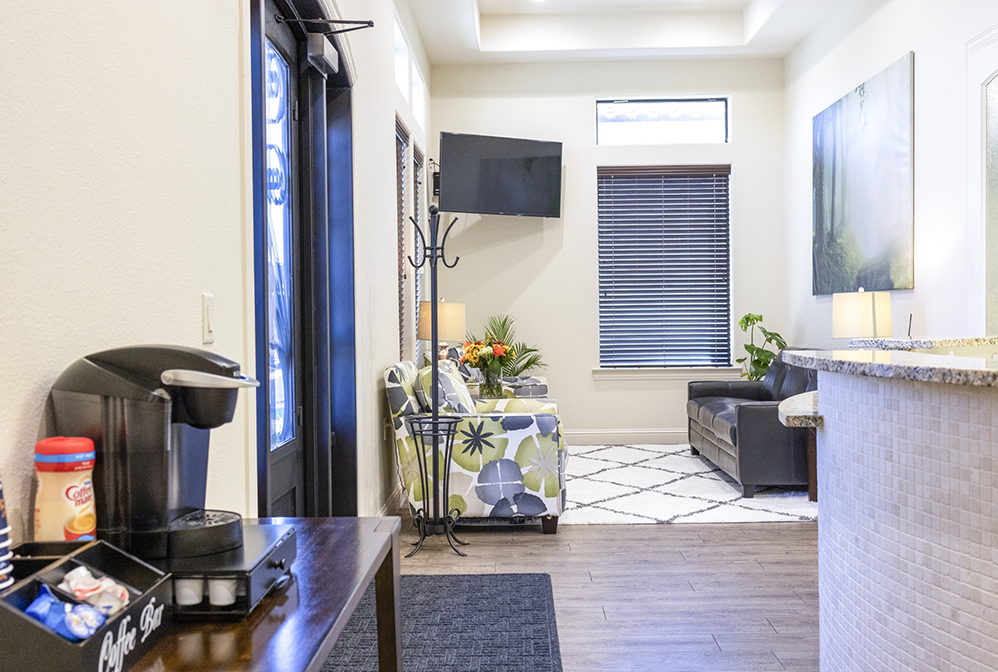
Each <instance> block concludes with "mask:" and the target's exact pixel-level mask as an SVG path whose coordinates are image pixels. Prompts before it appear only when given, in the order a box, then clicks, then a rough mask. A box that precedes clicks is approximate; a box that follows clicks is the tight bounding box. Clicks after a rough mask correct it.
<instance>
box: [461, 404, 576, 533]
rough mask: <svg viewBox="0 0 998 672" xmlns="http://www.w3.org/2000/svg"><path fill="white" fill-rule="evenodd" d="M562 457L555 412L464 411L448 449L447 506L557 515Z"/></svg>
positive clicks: (483, 512) (470, 511)
mask: <svg viewBox="0 0 998 672" xmlns="http://www.w3.org/2000/svg"><path fill="white" fill-rule="evenodd" d="M565 460H566V455H565V449H564V440H563V439H562V436H561V425H560V423H559V421H558V416H556V415H553V414H551V413H481V414H474V415H463V416H461V421H460V422H459V423H458V425H457V434H456V435H455V437H454V448H453V451H452V452H451V465H450V484H451V489H450V494H451V500H452V501H451V506H453V507H456V508H457V509H458V510H459V511H461V514H462V515H468V516H512V515H517V514H523V515H526V516H539V515H558V514H559V513H560V512H561V508H562V503H561V500H562V498H561V494H562V492H563V491H564V489H565Z"/></svg>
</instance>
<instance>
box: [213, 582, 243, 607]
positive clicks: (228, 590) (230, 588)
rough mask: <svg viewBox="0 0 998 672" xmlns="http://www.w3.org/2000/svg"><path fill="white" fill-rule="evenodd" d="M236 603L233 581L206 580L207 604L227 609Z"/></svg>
mask: <svg viewBox="0 0 998 672" xmlns="http://www.w3.org/2000/svg"><path fill="white" fill-rule="evenodd" d="M235 601H236V580H235V579H208V603H209V604H211V605H213V606H216V607H227V606H229V605H230V604H234V603H235Z"/></svg>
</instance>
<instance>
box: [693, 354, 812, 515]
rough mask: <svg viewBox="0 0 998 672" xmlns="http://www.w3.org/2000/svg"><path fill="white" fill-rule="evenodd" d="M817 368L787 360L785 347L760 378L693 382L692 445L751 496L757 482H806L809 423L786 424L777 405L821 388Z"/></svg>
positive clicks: (694, 449)
mask: <svg viewBox="0 0 998 672" xmlns="http://www.w3.org/2000/svg"><path fill="white" fill-rule="evenodd" d="M817 384H818V380H817V372H816V371H814V370H811V369H804V368H801V367H797V366H792V365H790V364H786V363H785V362H784V361H783V352H782V351H781V352H780V353H779V354H778V355H777V357H776V358H775V359H774V360H773V362H772V364H770V365H769V371H768V372H767V373H766V377H765V378H764V379H763V380H759V381H748V380H736V381H696V382H691V383H690V384H689V398H688V401H687V402H686V415H687V416H689V438H690V447H691V448H690V450H691V452H692V453H693V454H694V455H700V454H702V455H703V456H704V457H706V458H707V459H708V460H710V461H711V462H713V463H714V464H716V465H717V466H718V467H720V468H721V469H722V470H724V472H725V473H727V474H728V475H729V476H731V477H732V478H734V479H735V480H736V481H738V483H739V484H740V485H741V486H742V488H743V492H744V496H745V497H751V496H752V495H753V494H754V493H755V488H756V486H758V485H804V484H806V483H807V431H808V430H807V429H804V428H801V427H784V426H783V425H782V424H781V423H780V418H779V413H778V407H779V405H780V402H781V401H783V400H784V399H786V398H787V397H792V396H794V395H795V394H800V393H801V392H809V391H811V390H815V389H817Z"/></svg>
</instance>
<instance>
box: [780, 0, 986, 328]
mask: <svg viewBox="0 0 998 672" xmlns="http://www.w3.org/2000/svg"><path fill="white" fill-rule="evenodd" d="M996 26H998V4H996V3H995V2H993V0H964V1H962V2H958V3H941V2H936V1H933V0H895V1H894V2H890V3H888V4H887V5H886V6H884V7H883V8H882V9H881V10H880V11H878V12H877V13H876V14H874V15H873V16H871V17H869V18H868V19H866V20H865V21H864V22H863V23H861V24H860V25H859V26H858V27H857V28H855V29H854V30H852V31H851V32H846V31H842V33H841V34H829V33H830V31H828V30H826V31H819V32H818V33H816V34H815V35H813V36H812V37H811V38H810V39H809V40H808V41H806V42H805V43H804V44H803V45H801V46H800V47H799V48H798V49H797V50H796V51H794V52H793V53H792V54H791V55H790V56H789V57H788V58H787V59H786V94H785V103H786V109H785V113H784V116H785V120H786V122H785V123H786V130H785V138H786V148H787V152H786V169H785V174H786V181H785V188H784V194H785V199H786V200H785V202H786V205H785V210H786V254H787V260H786V268H787V282H786V284H787V287H788V289H789V300H790V304H791V305H790V314H791V316H792V317H791V321H792V325H791V328H790V330H789V331H790V335H791V336H792V340H794V341H795V342H800V343H806V344H808V345H813V346H816V347H833V346H834V347H840V348H841V347H844V346H845V343H844V341H842V340H835V339H832V338H831V331H832V330H831V297H830V296H820V297H815V296H811V120H812V118H813V116H814V115H815V114H817V113H818V112H820V111H821V110H823V109H824V108H826V107H827V106H828V105H830V104H832V103H833V102H835V101H836V100H838V99H839V98H840V97H841V96H843V95H844V94H846V93H848V92H849V91H851V90H852V89H853V88H855V87H856V86H858V85H859V84H861V83H863V82H864V81H866V80H867V79H869V78H870V77H871V76H873V75H875V74H876V73H877V72H879V71H880V70H882V69H883V68H885V67H886V66H888V65H890V64H891V63H893V62H894V61H896V60H897V59H898V58H900V57H901V56H903V55H904V54H905V53H907V52H908V51H914V52H915V150H914V152H915V154H914V157H915V220H914V221H915V224H914V226H915V232H914V233H915V248H914V249H915V288H914V289H913V290H910V291H907V290H904V291H900V290H899V291H894V292H892V293H891V301H892V308H893V317H894V320H893V324H894V334H895V335H896V336H904V335H906V333H907V330H908V318H909V314H911V315H912V327H911V334H912V336H916V337H928V338H947V337H969V336H983V335H984V280H985V278H984V263H983V262H984V257H983V242H984V232H983V228H982V226H981V221H980V208H979V199H980V186H979V182H980V168H979V162H980V153H981V148H980V145H979V142H980V131H979V128H977V127H976V125H977V124H979V123H980V108H979V105H980V98H979V87H980V85H981V83H982V81H978V79H979V78H980V76H981V75H980V74H979V72H980V70H981V64H980V60H981V57H982V55H983V54H984V53H985V52H984V51H981V50H979V49H978V47H979V46H981V42H982V40H981V39H979V38H980V37H981V36H982V35H984V34H985V33H987V32H989V31H994V30H995V27H996ZM985 41H986V40H985ZM984 69H985V70H987V72H989V73H993V72H994V71H995V70H998V59H996V60H995V62H994V63H993V65H992V66H991V67H990V69H988V68H984ZM972 72H973V73H974V75H973V80H972V78H971V77H970V76H969V73H972ZM975 106H976V107H975ZM968 120H969V121H968ZM969 137H973V138H974V140H973V142H972V143H971V142H968V138H969ZM975 169H976V175H975V174H974V173H975ZM968 203H971V204H974V203H977V207H972V208H969V209H968Z"/></svg>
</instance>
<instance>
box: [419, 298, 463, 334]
mask: <svg viewBox="0 0 998 672" xmlns="http://www.w3.org/2000/svg"><path fill="white" fill-rule="evenodd" d="M432 309H433V304H432V303H431V302H429V301H420V302H419V325H418V326H417V327H416V338H420V339H423V340H424V341H429V340H431V333H432V328H433V325H432V322H431V315H432V313H431V312H430V311H431V310H432ZM464 334H465V331H464V304H463V303H444V302H440V303H437V338H438V339H439V340H441V341H448V342H450V343H454V342H457V341H464Z"/></svg>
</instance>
